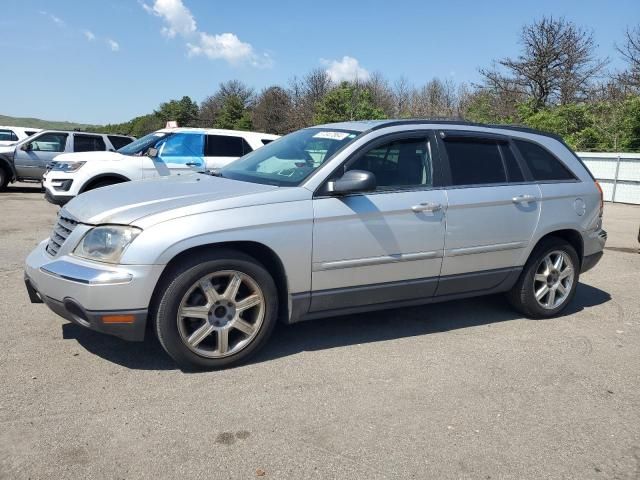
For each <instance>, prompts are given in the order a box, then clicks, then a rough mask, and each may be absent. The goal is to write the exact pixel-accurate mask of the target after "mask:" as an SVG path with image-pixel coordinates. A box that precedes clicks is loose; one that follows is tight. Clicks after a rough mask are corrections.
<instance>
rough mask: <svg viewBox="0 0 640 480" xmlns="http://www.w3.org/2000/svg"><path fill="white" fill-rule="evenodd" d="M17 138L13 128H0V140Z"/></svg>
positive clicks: (13, 140)
mask: <svg viewBox="0 0 640 480" xmlns="http://www.w3.org/2000/svg"><path fill="white" fill-rule="evenodd" d="M17 140H18V136H17V135H16V134H15V132H14V131H13V130H0V141H5V142H15V141H17Z"/></svg>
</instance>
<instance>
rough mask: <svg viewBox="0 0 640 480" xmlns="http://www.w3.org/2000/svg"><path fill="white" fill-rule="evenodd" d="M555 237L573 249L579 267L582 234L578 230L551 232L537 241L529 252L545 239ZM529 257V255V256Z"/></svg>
mask: <svg viewBox="0 0 640 480" xmlns="http://www.w3.org/2000/svg"><path fill="white" fill-rule="evenodd" d="M550 237H556V238H560V239H562V240H565V241H566V242H567V243H569V245H571V246H572V247H573V248H575V250H576V253H577V254H578V260H579V261H580V265H582V259H583V257H584V240H583V239H582V234H581V233H580V232H579V231H578V230H574V229H571V228H563V229H558V230H553V231H550V232H548V233H546V234H545V235H543V236H542V237H540V238H539V239H538V241H537V242H536V243H535V245H534V246H533V248H532V250H531V252H533V251H534V250H535V249H536V247H537V246H538V245H539V244H540V242H542V241H544V240H545V239H547V238H550ZM529 255H531V254H529Z"/></svg>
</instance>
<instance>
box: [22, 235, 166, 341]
mask: <svg viewBox="0 0 640 480" xmlns="http://www.w3.org/2000/svg"><path fill="white" fill-rule="evenodd" d="M45 246H46V241H44V242H42V243H41V244H40V245H38V247H37V248H36V249H35V250H34V251H33V252H31V254H30V255H29V256H28V257H27V260H26V264H25V285H26V287H27V292H28V294H29V298H30V299H31V301H32V302H33V303H39V302H40V301H41V302H44V303H45V304H46V305H47V306H48V307H49V308H50V309H51V310H52V311H53V312H55V313H56V314H58V315H60V316H61V317H63V318H65V319H67V320H69V321H71V322H74V323H76V324H78V325H81V326H83V327H86V328H90V329H92V330H96V331H98V332H102V333H107V334H110V335H116V336H118V337H120V338H123V339H125V340H133V341H140V340H143V339H144V332H145V326H146V322H147V309H148V306H149V303H150V301H151V296H152V294H153V290H154V288H155V285H156V283H157V281H158V279H159V278H160V274H161V273H162V268H163V267H162V266H161V265H106V264H99V263H95V262H90V261H85V260H82V259H79V258H76V257H72V256H68V255H61V256H60V257H59V258H58V257H56V258H53V257H51V256H49V255H48V254H47V253H46V251H45Z"/></svg>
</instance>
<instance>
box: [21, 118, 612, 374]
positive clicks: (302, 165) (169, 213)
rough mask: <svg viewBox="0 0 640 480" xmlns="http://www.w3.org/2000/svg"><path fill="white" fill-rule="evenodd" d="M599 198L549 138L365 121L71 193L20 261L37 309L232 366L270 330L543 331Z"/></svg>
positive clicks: (568, 283)
mask: <svg viewBox="0 0 640 480" xmlns="http://www.w3.org/2000/svg"><path fill="white" fill-rule="evenodd" d="M602 207H603V204H602V192H601V190H600V187H599V186H598V184H597V183H596V182H595V180H594V179H593V177H592V176H591V175H590V173H589V172H588V170H587V169H586V168H585V167H584V165H583V164H582V163H581V161H580V160H579V158H578V157H577V156H576V155H575V154H574V153H573V152H572V151H571V150H570V149H569V148H568V147H567V146H566V145H565V144H564V143H563V141H562V139H560V138H559V137H556V136H553V135H549V134H545V133H542V132H538V131H534V130H529V129H525V128H516V127H506V126H488V125H478V124H469V123H464V122H444V121H425V120H400V121H362V122H347V123H339V124H330V125H321V126H317V127H313V128H307V129H303V130H299V131H297V132H294V133H291V134H289V135H287V136H285V137H283V138H281V139H279V140H276V141H274V142H272V143H270V144H269V145H266V146H265V147H263V148H261V149H259V150H256V151H254V152H252V153H250V154H248V155H245V156H244V157H242V158H240V159H239V160H237V161H235V162H233V163H231V164H229V165H227V166H226V167H224V168H222V169H220V170H219V171H216V172H213V175H207V174H197V173H194V174H188V175H181V176H179V177H173V178H171V177H168V178H158V179H153V180H149V181H140V182H129V183H124V184H120V185H115V186H112V187H106V188H103V189H99V190H95V191H91V192H88V193H85V194H82V195H80V196H79V197H77V198H75V199H74V200H72V201H71V202H70V203H68V204H67V205H66V207H65V208H63V209H62V210H61V211H60V213H59V218H58V222H57V224H56V226H55V228H54V230H53V232H52V233H51V237H50V238H49V239H47V240H45V241H43V242H42V243H41V244H40V245H39V246H38V247H37V248H36V249H35V250H34V251H33V252H32V253H31V254H30V255H29V257H28V258H27V260H26V268H25V279H26V285H27V290H28V292H29V295H30V298H31V300H32V301H33V302H44V303H46V304H47V305H48V306H49V308H51V310H53V311H54V312H56V313H57V314H59V315H61V316H62V317H64V318H66V319H68V320H70V321H72V322H75V323H76V324H78V325H82V326H84V327H87V328H91V329H93V330H96V331H99V332H103V333H107V334H112V335H116V336H119V337H121V338H124V339H127V340H143V338H144V336H145V332H146V331H147V330H154V331H155V334H157V336H158V338H159V340H160V343H161V344H162V346H163V347H164V349H165V350H166V351H167V353H168V354H169V355H170V356H171V357H172V358H173V359H174V360H175V361H176V362H177V363H178V364H179V365H180V366H181V367H183V368H185V369H211V368H219V367H226V366H231V365H236V364H238V363H239V362H241V361H244V360H246V359H247V358H248V357H249V356H250V355H251V354H253V353H255V352H256V351H257V350H258V349H259V348H260V347H261V346H263V345H264V344H265V342H266V341H267V339H268V338H269V335H270V334H271V332H272V331H273V328H274V325H275V324H276V322H277V321H278V320H281V321H283V322H285V323H293V322H298V321H301V320H309V319H316V318H320V317H328V316H332V315H338V314H346V313H354V312H365V311H371V310H378V309H388V308H398V307H403V306H409V305H419V304H425V303H430V302H436V301H445V300H451V299H458V298H462V297H470V296H477V295H485V294H493V293H498V292H505V293H506V298H507V299H508V300H509V301H510V303H511V304H512V305H513V306H514V307H515V308H516V309H518V310H519V311H520V312H522V313H523V314H524V315H525V316H527V317H531V318H543V317H552V316H554V315H557V314H558V313H559V312H561V311H562V310H563V309H564V308H565V307H566V306H567V304H569V303H570V302H571V299H572V297H573V296H574V293H575V290H576V286H577V283H578V279H579V275H580V273H581V272H584V271H586V270H588V269H590V268H592V267H593V266H594V265H595V264H596V263H597V262H598V260H599V259H600V257H601V256H602V251H603V247H604V243H605V241H606V233H605V232H604V231H603V230H602V228H601V226H602Z"/></svg>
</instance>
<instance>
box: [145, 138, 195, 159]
mask: <svg viewBox="0 0 640 480" xmlns="http://www.w3.org/2000/svg"><path fill="white" fill-rule="evenodd" d="M156 148H158V150H159V155H160V156H161V157H202V152H203V150H204V135H202V134H198V133H176V134H175V135H171V136H170V137H168V138H167V139H166V140H165V141H163V142H160V143H159V144H158V145H156Z"/></svg>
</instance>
